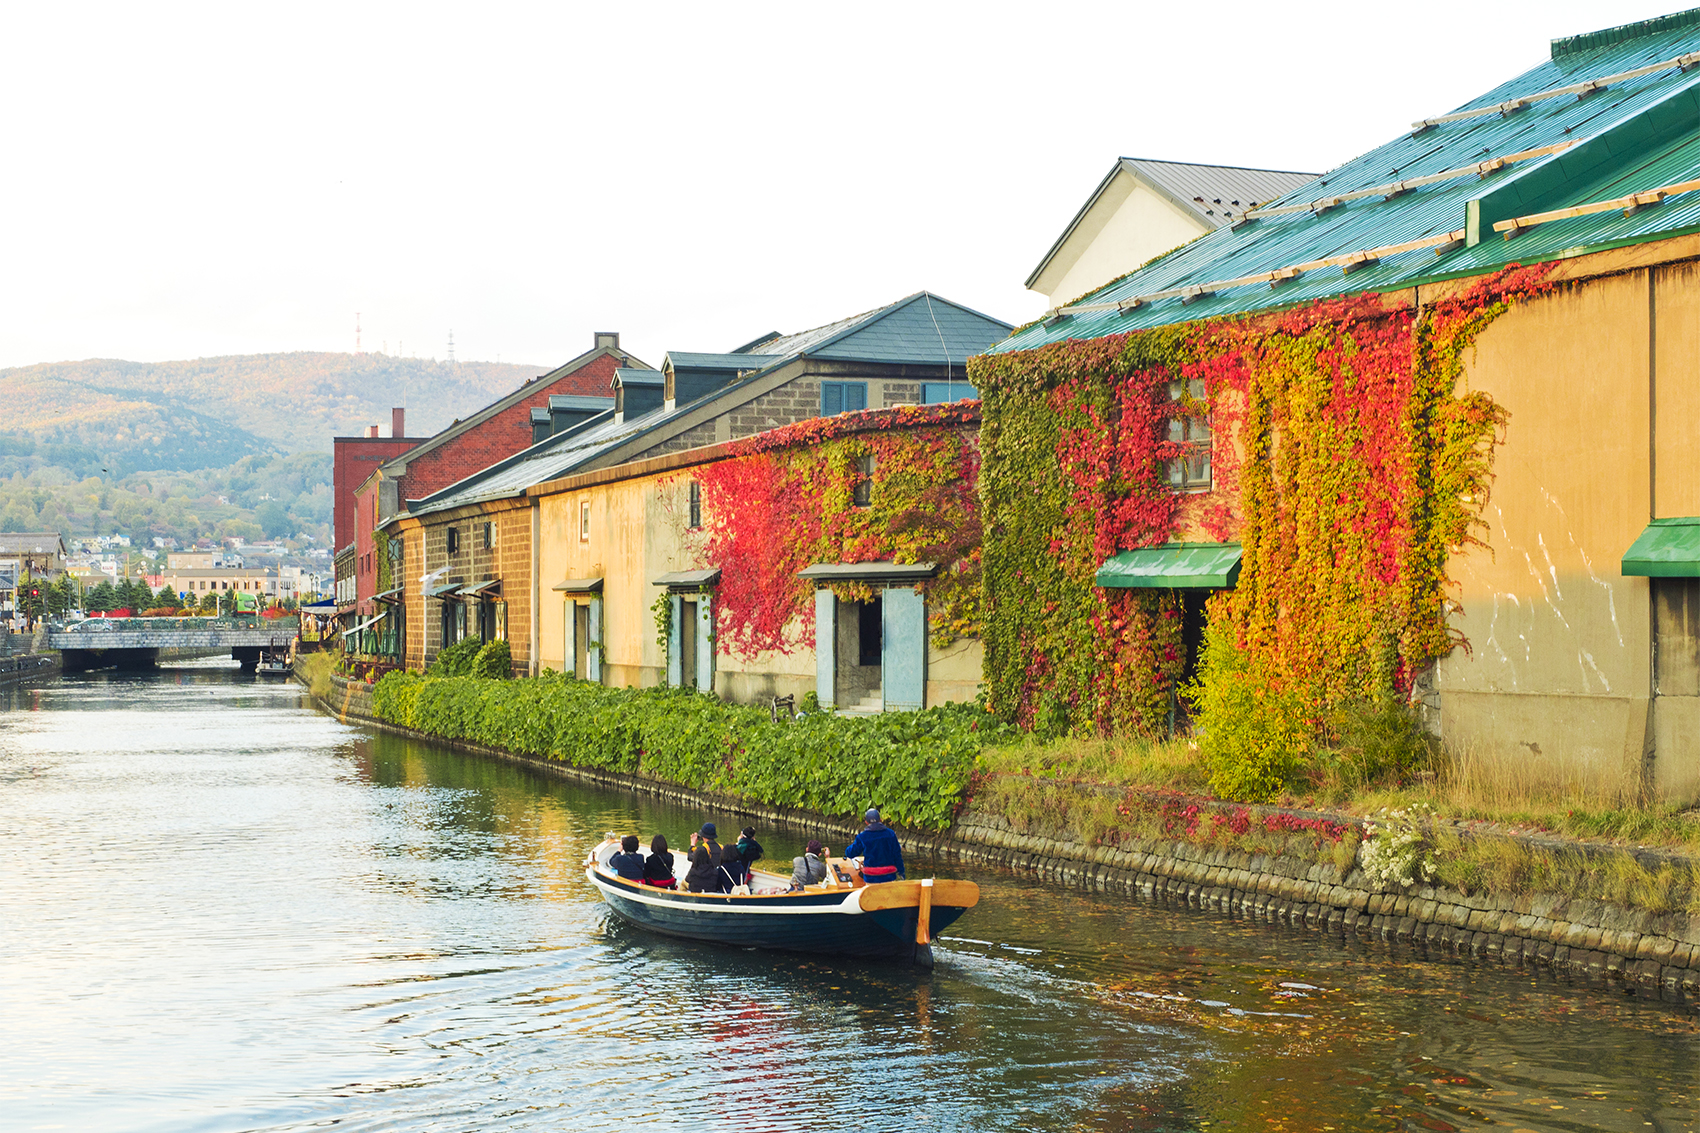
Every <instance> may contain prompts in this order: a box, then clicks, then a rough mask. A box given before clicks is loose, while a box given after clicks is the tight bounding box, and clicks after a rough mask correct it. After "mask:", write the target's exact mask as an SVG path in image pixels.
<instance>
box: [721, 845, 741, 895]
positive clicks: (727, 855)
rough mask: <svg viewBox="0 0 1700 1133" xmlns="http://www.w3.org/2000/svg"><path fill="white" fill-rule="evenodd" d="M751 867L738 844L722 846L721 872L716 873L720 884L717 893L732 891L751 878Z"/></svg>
mask: <svg viewBox="0 0 1700 1133" xmlns="http://www.w3.org/2000/svg"><path fill="white" fill-rule="evenodd" d="M749 873H750V871H749V867H748V865H747V864H746V863H745V861H744V858H743V855H741V854H740V853H739V852H738V847H737V846H722V847H721V849H720V872H719V873H718V874H717V875H716V877H717V879H718V880H719V886H718V888H716V889H715V892H717V893H730V892H732V890H733V889H735V888H736V887H738V886H740V885H742V884H743V883H744V882H745V881H746V880H748V879H749Z"/></svg>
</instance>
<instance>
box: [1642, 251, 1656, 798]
mask: <svg viewBox="0 0 1700 1133" xmlns="http://www.w3.org/2000/svg"><path fill="white" fill-rule="evenodd" d="M1657 271H1658V269H1657V268H1655V267H1648V268H1647V518H1648V519H1649V520H1653V519H1657V518H1658V517H1659V481H1658V459H1659V445H1658V429H1659V417H1658V404H1659V402H1658V377H1659V302H1658V284H1657V280H1658V275H1657ZM1658 696H1659V602H1658V598H1657V597H1656V596H1655V595H1654V592H1653V580H1652V579H1650V578H1649V579H1648V580H1647V722H1646V724H1645V725H1644V726H1643V728H1642V732H1641V776H1640V778H1641V782H1640V791H1641V802H1642V804H1643V805H1646V804H1648V803H1651V802H1652V801H1653V795H1654V784H1655V777H1654V767H1655V764H1656V762H1657V758H1658V750H1657V747H1658V745H1657V742H1656V738H1655V737H1656V734H1657V733H1656V731H1655V720H1654V712H1653V707H1654V705H1655V704H1656V703H1657V701H1658Z"/></svg>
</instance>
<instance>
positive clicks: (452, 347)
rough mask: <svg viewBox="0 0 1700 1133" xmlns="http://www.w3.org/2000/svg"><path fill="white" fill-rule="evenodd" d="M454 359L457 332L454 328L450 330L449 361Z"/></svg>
mask: <svg viewBox="0 0 1700 1133" xmlns="http://www.w3.org/2000/svg"><path fill="white" fill-rule="evenodd" d="M454 360H455V332H454V331H453V330H450V331H449V361H450V362H453V361H454Z"/></svg>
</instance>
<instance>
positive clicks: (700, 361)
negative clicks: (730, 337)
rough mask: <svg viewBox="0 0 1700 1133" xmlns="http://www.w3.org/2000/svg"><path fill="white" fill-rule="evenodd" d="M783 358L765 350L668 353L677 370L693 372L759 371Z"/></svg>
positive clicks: (674, 351)
mask: <svg viewBox="0 0 1700 1133" xmlns="http://www.w3.org/2000/svg"><path fill="white" fill-rule="evenodd" d="M783 357H784V355H783V354H769V353H767V352H766V351H765V350H763V352H762V353H760V354H738V353H732V354H694V353H691V352H689V351H685V350H669V351H668V352H667V361H669V362H671V363H673V366H674V368H675V369H681V368H683V369H693V370H759V369H761V368H762V367H763V366H765V365H767V364H768V363H769V362H774V361H777V360H778V359H780V358H783Z"/></svg>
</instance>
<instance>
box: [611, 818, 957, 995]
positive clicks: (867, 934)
mask: <svg viewBox="0 0 1700 1133" xmlns="http://www.w3.org/2000/svg"><path fill="white" fill-rule="evenodd" d="M619 849H620V840H619V838H618V837H616V836H615V835H612V834H611V835H609V836H608V838H607V839H606V840H604V841H603V842H601V843H600V844H599V845H597V847H596V848H595V849H594V850H592V851H591V853H590V857H589V858H588V859H587V860H586V861H585V871H584V872H585V877H586V878H587V879H588V880H589V881H590V883H591V884H592V885H594V886H596V888H597V890H598V891H599V892H600V893H601V894H602V898H603V900H605V901H607V902H608V907H609V908H610V909H612V910H613V911H614V913H615V914H616V915H617V916H619V917H620V918H621V919H622V920H625V921H628V922H630V923H632V924H634V925H637V926H638V927H640V928H646V929H649V930H650V931H652V932H659V933H663V934H665V935H667V936H678V937H683V938H686V939H689V940H703V941H708V942H710V943H713V944H731V945H736V946H738V947H742V948H773V949H780V950H783V951H787V952H815V953H821V954H829V955H837V956H856V957H865V958H869V959H889V960H902V961H906V962H909V963H914V964H918V965H921V966H922V967H931V966H932V963H933V948H932V943H933V938H934V937H935V936H936V935H937V934H938V933H939V932H940V931H941V930H942V929H944V928H946V927H948V926H949V925H950V924H952V923H953V922H954V921H955V920H956V919H957V918H958V917H960V916H962V914H963V913H965V912H967V911H968V910H969V909H971V908H973V907H974V906H975V905H976V904H977V903H978V902H979V900H980V888H979V886H977V885H975V884H974V883H973V882H972V881H957V880H954V879H951V878H942V877H941V878H931V877H928V878H922V879H918V880H913V881H887V882H882V883H880V884H877V885H869V884H867V883H866V882H864V881H863V880H862V876H861V874H860V872H859V871H858V870H857V868H856V864H855V863H854V862H853V861H848V860H846V859H844V858H831V859H828V862H827V865H828V874H827V878H828V879H827V881H826V882H824V883H822V884H819V885H811V886H808V887H807V888H805V889H803V890H801V891H795V892H794V891H792V889H791V879H790V878H789V877H782V876H780V875H779V874H775V873H767V872H766V871H764V870H761V869H753V870H751V871H750V881H749V884H748V885H746V886H740V887H739V890H738V891H737V892H734V893H690V892H686V890H685V884H684V874H685V871H686V869H687V868H688V863H687V862H686V857H687V855H685V854H683V853H678V854H675V855H674V870H675V874H676V877H677V879H678V882H679V888H678V889H677V890H672V889H661V888H657V887H656V886H653V885H644V884H641V883H639V882H636V881H627V880H625V879H624V878H621V877H619V876H617V875H616V874H615V873H614V872H613V871H612V870H610V869H609V868H608V859H609V858H611V857H613V856H614V854H616V853H618V852H619ZM643 854H644V857H645V858H646V859H647V858H648V856H649V851H648V850H644V851H643Z"/></svg>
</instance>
